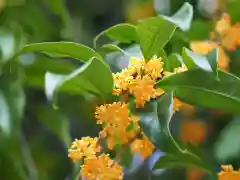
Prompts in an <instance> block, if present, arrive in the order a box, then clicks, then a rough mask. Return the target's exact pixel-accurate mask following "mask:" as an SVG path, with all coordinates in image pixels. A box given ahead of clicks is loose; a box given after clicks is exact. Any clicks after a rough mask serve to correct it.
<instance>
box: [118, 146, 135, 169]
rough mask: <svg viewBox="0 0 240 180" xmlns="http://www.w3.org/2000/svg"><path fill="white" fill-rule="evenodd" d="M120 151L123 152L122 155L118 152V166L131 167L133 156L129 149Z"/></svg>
mask: <svg viewBox="0 0 240 180" xmlns="http://www.w3.org/2000/svg"><path fill="white" fill-rule="evenodd" d="M122 151H123V152H122V153H121V152H119V153H121V159H120V164H121V166H123V167H125V168H130V167H131V165H132V159H133V155H132V153H131V151H130V149H129V148H126V149H122Z"/></svg>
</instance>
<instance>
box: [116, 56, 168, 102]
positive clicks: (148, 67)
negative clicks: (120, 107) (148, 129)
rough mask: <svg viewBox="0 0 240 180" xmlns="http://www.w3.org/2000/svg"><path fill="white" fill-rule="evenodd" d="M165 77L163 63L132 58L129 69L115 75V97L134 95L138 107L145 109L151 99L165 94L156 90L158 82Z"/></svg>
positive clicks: (158, 59)
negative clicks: (125, 94)
mask: <svg viewBox="0 0 240 180" xmlns="http://www.w3.org/2000/svg"><path fill="white" fill-rule="evenodd" d="M162 76H163V62H162V61H161V58H156V57H154V58H153V59H151V60H149V61H148V62H146V61H145V60H144V59H139V58H131V59H130V63H129V66H128V68H126V69H123V70H122V71H121V72H120V73H116V74H113V78H114V82H115V89H114V90H113V94H114V95H120V94H122V93H124V92H127V93H129V94H133V95H134V96H135V98H136V107H144V105H145V103H146V102H147V101H149V100H150V99H151V98H156V97H158V96H160V95H162V94H163V93H164V91H163V90H162V89H159V88H155V84H156V81H157V80H158V79H159V78H162Z"/></svg>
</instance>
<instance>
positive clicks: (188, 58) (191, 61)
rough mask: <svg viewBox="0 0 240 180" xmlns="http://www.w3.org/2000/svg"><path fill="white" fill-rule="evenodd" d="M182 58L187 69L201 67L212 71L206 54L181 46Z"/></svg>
mask: <svg viewBox="0 0 240 180" xmlns="http://www.w3.org/2000/svg"><path fill="white" fill-rule="evenodd" d="M182 58H183V61H184V63H185V64H186V66H187V67H188V69H196V68H201V69H203V70H205V71H208V72H211V71H213V70H212V68H211V65H210V64H209V62H208V59H207V58H206V56H203V55H199V54H197V53H194V52H192V51H191V50H189V49H187V48H183V51H182Z"/></svg>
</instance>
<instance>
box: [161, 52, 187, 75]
mask: <svg viewBox="0 0 240 180" xmlns="http://www.w3.org/2000/svg"><path fill="white" fill-rule="evenodd" d="M182 64H183V60H182V57H181V56H180V55H179V54H175V53H174V54H171V55H170V56H168V57H167V60H166V61H164V70H165V71H170V72H173V70H174V68H177V67H180V66H181V65H182Z"/></svg>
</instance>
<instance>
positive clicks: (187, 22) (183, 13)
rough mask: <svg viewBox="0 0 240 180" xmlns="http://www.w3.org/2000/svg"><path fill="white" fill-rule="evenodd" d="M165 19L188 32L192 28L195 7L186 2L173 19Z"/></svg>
mask: <svg viewBox="0 0 240 180" xmlns="http://www.w3.org/2000/svg"><path fill="white" fill-rule="evenodd" d="M165 18H166V19H168V20H169V21H171V22H173V23H174V24H176V25H177V26H178V27H179V28H180V29H181V30H183V31H187V30H189V29H190V27H191V22H192V19H193V7H192V5H191V4H189V3H188V2H185V3H184V4H183V6H182V7H181V8H180V9H179V10H178V11H177V12H176V13H175V14H174V15H173V16H172V17H165Z"/></svg>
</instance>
